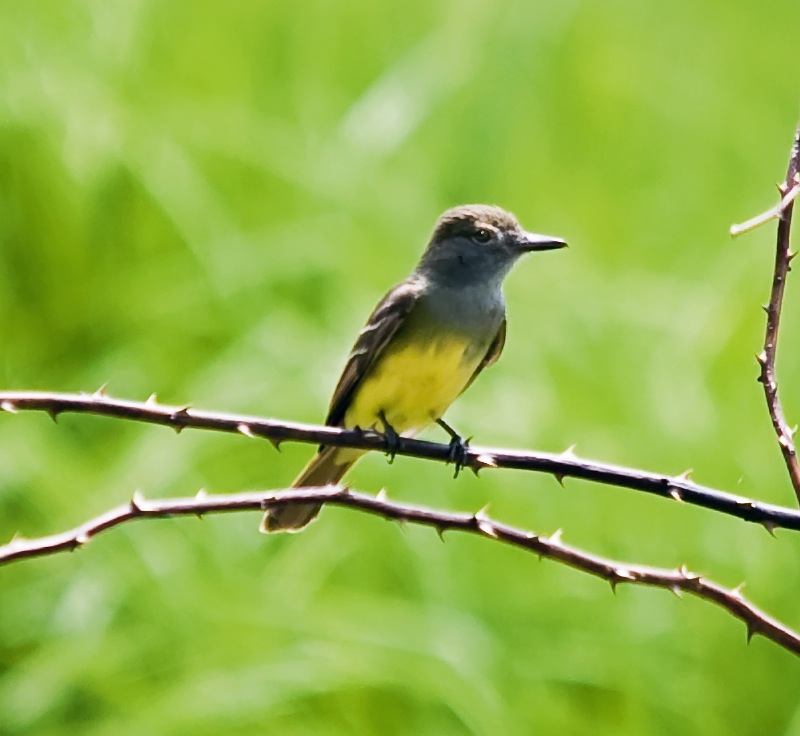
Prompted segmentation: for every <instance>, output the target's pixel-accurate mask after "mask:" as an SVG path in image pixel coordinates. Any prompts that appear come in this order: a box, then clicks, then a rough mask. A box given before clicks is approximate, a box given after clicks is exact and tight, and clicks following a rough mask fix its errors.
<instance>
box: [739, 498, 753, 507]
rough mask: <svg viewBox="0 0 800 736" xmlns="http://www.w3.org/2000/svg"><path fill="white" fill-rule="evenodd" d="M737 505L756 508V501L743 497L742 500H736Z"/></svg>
mask: <svg viewBox="0 0 800 736" xmlns="http://www.w3.org/2000/svg"><path fill="white" fill-rule="evenodd" d="M736 505H737V506H738V507H739V508H740V509H754V508H755V507H756V504H755V502H754V501H751V500H750V499H749V498H742V499H741V500H739V501H737V502H736Z"/></svg>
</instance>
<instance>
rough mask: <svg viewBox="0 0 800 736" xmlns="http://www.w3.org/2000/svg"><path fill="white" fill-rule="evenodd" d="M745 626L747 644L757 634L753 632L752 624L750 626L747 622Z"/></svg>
mask: <svg viewBox="0 0 800 736" xmlns="http://www.w3.org/2000/svg"><path fill="white" fill-rule="evenodd" d="M745 626H747V643H748V644H749V643H750V642H751V641H752V640H753V637H754V636H755V635H756V634H757V633H758V632H757V631H756V630H755V627H754V626H753V624H751V623H750V622H749V621H748V622H747V623H746V624H745Z"/></svg>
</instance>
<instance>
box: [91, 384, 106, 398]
mask: <svg viewBox="0 0 800 736" xmlns="http://www.w3.org/2000/svg"><path fill="white" fill-rule="evenodd" d="M107 388H108V381H106V382H105V383H104V384H102V385H101V386H100V388H98V389H97V391H95V392H94V393H93V394H92V398H93V399H102V398H103V397H104V396H105V395H106V389H107Z"/></svg>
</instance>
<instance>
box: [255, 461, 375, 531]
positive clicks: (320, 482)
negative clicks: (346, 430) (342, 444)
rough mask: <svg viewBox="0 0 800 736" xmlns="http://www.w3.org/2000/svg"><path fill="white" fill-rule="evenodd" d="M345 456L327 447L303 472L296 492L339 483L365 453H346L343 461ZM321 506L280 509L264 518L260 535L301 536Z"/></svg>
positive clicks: (297, 480) (280, 507)
mask: <svg viewBox="0 0 800 736" xmlns="http://www.w3.org/2000/svg"><path fill="white" fill-rule="evenodd" d="M343 454H345V453H343V452H342V451H341V449H340V448H337V447H324V448H322V450H320V451H319V452H318V453H317V454H316V455H314V457H312V458H311V461H310V462H309V463H308V465H306V467H305V468H303V471H302V472H301V473H300V475H298V476H297V478H295V481H294V483H292V488H303V487H311V486H326V485H328V484H331V483H338V482H339V481H340V480H341V479H342V478H343V477H344V474H345V473H346V472H347V471H348V470H350V468H351V467H352V465H353V464H354V463H355V461H356V460H357V459H358V457H359V456H360V454H361V453H359V454H358V455H357V456H356V457H355V458H353V457H352V455H353V453H352V450H350V451H346V454H347V455H348V456H349V457H346V458H342V455H343ZM320 508H322V507H321V506H320V505H319V504H316V503H315V504H298V505H294V506H276V507H275V508H274V509H270V510H269V511H267V512H266V513H265V514H264V518H263V520H262V521H261V527H260V529H259V531H261V532H263V533H265V534H266V533H270V532H299V531H300V530H301V529H302V528H303V527H305V526H306V524H308V523H309V522H310V521H312V520H313V519H314V518H315V517H316V515H317V514H318V513H319V510H320Z"/></svg>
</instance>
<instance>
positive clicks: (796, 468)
mask: <svg viewBox="0 0 800 736" xmlns="http://www.w3.org/2000/svg"><path fill="white" fill-rule="evenodd" d="M798 171H800V126H798V128H797V132H796V133H795V137H794V144H793V145H792V152H791V155H790V157H789V166H788V169H787V171H786V180H785V182H784V183H783V184H780V185H779V186H778V189H779V191H780V193H781V201H780V202H779V203H778V205H777V206H776V207H774V208H773V209H771V210H768V211H767V212H765V213H764V214H763V215H759V216H757V217H754V218H752V219H751V220H748V222H746V223H743V224H742V225H734V226H733V227H732V228H731V233H732V234H733V235H737V234H739V233H740V232H745V231H746V230H750V229H752V228H753V227H756V226H758V225H761V224H762V223H764V222H766V221H767V220H769V219H772V218H773V217H777V218H778V236H777V248H776V252H775V271H774V275H773V277H772V292H771V294H770V298H769V304H768V305H767V306H766V307H765V310H766V312H767V330H766V336H765V338H764V350H763V351H762V352H761V353H759V354H758V355H757V356H756V359H757V360H758V363H759V365H760V366H761V370H760V373H759V376H758V380H759V382H760V383H761V384H763V386H764V396H765V397H766V400H767V410H768V411H769V416H770V419H771V420H772V426H773V428H774V429H775V433H776V434H777V436H778V445H779V446H780V448H781V453H782V454H783V459H784V462H785V463H786V468H787V470H788V471H789V478H790V479H791V481H792V487H793V488H794V492H795V495H796V496H797V500H798V502H800V462H798V459H797V451H796V449H795V446H794V435H795V433H796V432H797V427H793V428H792V427H789V424H788V422H787V421H786V417H785V416H784V413H783V407H782V406H781V402H780V399H779V398H778V383H777V380H776V378H775V355H776V352H777V349H778V328H779V326H780V320H781V306H782V304H783V292H784V289H785V287H786V276H787V274H788V273H789V271H791V265H790V263H791V261H792V259H793V258H794V257H795V255H796V254H795V253H792V252H791V250H790V248H789V231H790V229H791V225H792V210H793V209H794V200H795V198H796V197H797V195H798V193H800V174H798Z"/></svg>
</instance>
